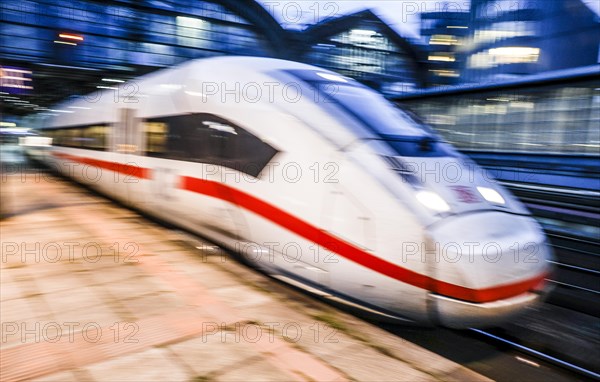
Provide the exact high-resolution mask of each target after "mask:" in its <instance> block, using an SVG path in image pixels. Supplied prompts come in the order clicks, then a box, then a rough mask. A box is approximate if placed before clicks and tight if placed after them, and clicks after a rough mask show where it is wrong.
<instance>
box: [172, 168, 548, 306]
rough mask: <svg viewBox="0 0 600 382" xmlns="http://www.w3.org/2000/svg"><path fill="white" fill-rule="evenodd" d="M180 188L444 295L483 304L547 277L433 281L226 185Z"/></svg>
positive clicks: (184, 182) (190, 181) (190, 182)
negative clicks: (490, 282)
mask: <svg viewBox="0 0 600 382" xmlns="http://www.w3.org/2000/svg"><path fill="white" fill-rule="evenodd" d="M180 187H181V188H182V189H184V190H187V191H192V192H196V193H199V194H203V195H207V196H211V197H214V198H219V199H222V200H225V201H228V202H230V203H233V204H236V205H238V206H240V207H243V208H245V209H246V210H248V211H251V212H254V213H255V214H257V215H260V216H262V217H264V218H266V219H268V220H270V221H272V222H273V223H275V224H277V225H279V226H281V227H283V228H285V229H287V230H289V231H291V232H293V233H295V234H297V235H299V236H302V237H304V238H305V239H307V240H309V241H311V242H314V243H316V244H318V245H320V246H322V247H324V248H327V249H328V250H330V251H332V252H335V253H337V254H339V255H340V256H342V257H345V258H346V259H348V260H351V261H353V262H355V263H357V264H360V265H362V266H364V267H366V268H369V269H371V270H373V271H376V272H378V273H381V274H384V275H386V276H388V277H391V278H393V279H396V280H398V281H402V282H404V283H407V284H411V285H414V286H416V287H419V288H423V289H427V290H430V291H432V292H435V293H438V294H440V295H443V296H448V297H452V298H456V299H459V300H465V301H469V302H476V303H484V302H490V301H496V300H501V299H505V298H509V297H513V296H517V295H519V294H522V293H525V292H527V291H530V290H532V289H534V288H535V287H537V286H538V285H539V284H540V283H542V282H543V281H544V278H545V277H546V276H547V275H546V274H545V273H544V274H542V275H539V276H536V277H534V278H531V279H528V280H524V281H520V282H517V283H512V284H506V285H500V286H496V287H491V288H485V289H471V288H467V287H464V286H460V285H455V284H451V283H447V282H445V281H440V280H436V279H434V278H431V277H429V276H426V275H422V274H420V273H416V272H413V271H411V270H409V269H406V268H403V267H401V266H399V265H396V264H394V263H390V262H389V261H386V260H383V259H381V258H379V257H377V256H373V255H372V254H370V253H368V252H365V251H363V250H362V249H360V248H357V247H355V246H354V245H352V244H350V243H347V242H345V241H344V240H342V239H340V238H337V237H335V236H333V235H331V234H329V233H327V232H325V231H323V230H321V229H319V228H317V227H315V226H313V225H312V224H310V223H307V222H305V221H303V220H301V219H299V218H297V217H295V216H293V215H291V214H289V213H287V212H286V211H284V210H282V209H280V208H278V207H275V206H273V205H271V204H269V203H267V202H264V201H262V200H260V199H258V198H256V197H254V196H252V195H250V194H247V193H245V192H243V191H239V190H237V189H235V188H232V187H229V186H227V185H224V184H221V183H217V182H213V181H209V180H204V179H198V178H193V177H188V176H183V177H181V186H180Z"/></svg>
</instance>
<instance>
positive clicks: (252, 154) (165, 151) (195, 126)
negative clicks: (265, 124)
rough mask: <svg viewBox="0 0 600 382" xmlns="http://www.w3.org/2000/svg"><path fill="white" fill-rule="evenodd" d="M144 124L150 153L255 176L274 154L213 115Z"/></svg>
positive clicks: (177, 117) (163, 119)
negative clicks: (226, 168) (217, 166)
mask: <svg viewBox="0 0 600 382" xmlns="http://www.w3.org/2000/svg"><path fill="white" fill-rule="evenodd" d="M145 126H146V137H147V153H148V155H149V156H159V157H162V158H168V159H176V160H184V161H188V162H199V163H207V164H215V165H219V166H223V167H228V168H232V169H235V170H238V171H241V172H244V173H246V174H249V175H252V176H254V177H256V176H258V174H259V173H260V172H261V171H262V169H263V168H264V167H265V166H266V165H267V163H269V161H270V160H271V159H272V158H273V157H274V156H275V154H276V153H277V150H276V149H275V148H273V147H271V146H270V145H268V144H267V143H265V142H263V141H262V140H260V139H259V138H258V137H256V136H254V135H252V134H250V133H249V132H248V131H246V130H244V129H243V128H241V127H239V126H237V125H235V124H233V123H231V122H229V121H227V120H225V119H223V118H220V117H218V116H215V115H212V114H187V115H180V116H172V117H161V118H154V119H150V120H148V121H146V123H145ZM161 145H162V146H161ZM161 147H162V151H160V148H161Z"/></svg>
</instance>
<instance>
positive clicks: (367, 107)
mask: <svg viewBox="0 0 600 382" xmlns="http://www.w3.org/2000/svg"><path fill="white" fill-rule="evenodd" d="M319 87H320V88H321V89H320V90H321V91H322V92H324V93H326V94H327V95H328V96H330V97H331V98H333V99H334V100H335V101H337V102H338V103H340V104H341V105H342V106H344V108H345V109H347V110H348V111H349V112H351V113H352V114H354V115H355V116H356V117H358V118H359V119H360V120H361V121H362V122H363V123H365V124H367V125H369V127H371V128H372V129H374V130H375V131H376V132H377V133H378V134H379V135H385V136H399V137H424V136H429V135H431V133H430V132H427V131H425V130H424V129H423V128H422V127H421V126H420V125H419V124H418V123H417V122H416V121H414V120H413V119H411V118H410V117H409V116H408V115H407V114H405V113H404V112H403V111H402V110H400V109H398V108H396V107H394V106H393V105H392V104H390V103H389V102H388V101H387V100H386V99H385V98H383V97H382V96H380V95H379V94H377V93H375V92H374V91H371V90H368V89H366V88H363V87H359V86H352V85H339V84H320V85H319Z"/></svg>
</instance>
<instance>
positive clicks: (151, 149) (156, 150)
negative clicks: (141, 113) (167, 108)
mask: <svg viewBox="0 0 600 382" xmlns="http://www.w3.org/2000/svg"><path fill="white" fill-rule="evenodd" d="M144 131H145V133H146V153H147V155H149V156H163V155H164V154H165V153H166V149H167V124H166V123H165V122H146V123H144Z"/></svg>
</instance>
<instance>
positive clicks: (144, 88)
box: [36, 57, 551, 328]
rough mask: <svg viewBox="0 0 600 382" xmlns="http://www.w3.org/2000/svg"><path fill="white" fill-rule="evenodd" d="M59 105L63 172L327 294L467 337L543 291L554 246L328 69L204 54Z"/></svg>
mask: <svg viewBox="0 0 600 382" xmlns="http://www.w3.org/2000/svg"><path fill="white" fill-rule="evenodd" d="M50 112H51V113H52V114H54V115H53V116H50V117H48V118H49V119H47V120H46V121H45V122H44V124H43V130H42V131H41V134H43V135H44V136H47V137H51V138H52V145H50V146H49V147H47V148H43V150H38V151H37V153H36V155H38V156H40V159H42V160H43V161H45V162H46V163H48V164H49V165H50V166H52V167H53V168H54V169H56V170H58V171H60V172H62V173H63V174H65V175H67V176H69V177H72V178H74V179H75V180H77V181H78V182H82V183H85V184H88V185H90V186H91V187H94V188H96V189H97V190H98V191H100V192H102V193H105V194H107V195H109V196H111V197H113V198H116V199H119V200H120V201H122V202H123V203H126V204H128V205H130V206H132V207H134V208H136V209H139V210H142V211H144V212H146V213H149V214H152V215H155V216H156V217H158V218H160V219H162V220H165V221H168V222H170V223H173V224H176V225H179V226H181V227H183V228H185V229H188V230H191V231H193V232H196V233H198V234H200V235H202V236H204V237H206V238H208V239H210V240H212V241H214V242H215V243H218V244H220V245H222V246H225V247H227V248H229V249H231V250H234V251H236V252H238V253H240V254H241V255H242V256H243V257H244V258H245V259H247V260H248V261H249V262H251V263H253V264H254V265H255V266H256V267H258V268H259V269H261V270H263V271H265V272H266V273H268V274H270V275H272V276H273V277H276V278H278V279H280V280H283V281H285V282H287V283H290V284H292V285H294V286H296V287H300V288H303V289H305V290H307V291H309V292H311V293H314V294H317V295H319V296H321V297H323V298H326V299H330V300H333V301H336V302H337V303H343V304H347V305H350V306H352V307H354V308H359V309H361V310H363V311H366V312H369V314H374V315H376V317H380V318H381V319H384V320H392V321H395V322H403V323H417V324H425V325H443V326H448V327H454V328H465V327H473V326H479V327H481V326H490V325H495V324H498V323H500V322H503V321H505V320H508V319H510V318H512V317H514V316H515V315H516V314H518V313H519V312H522V311H523V310H524V309H526V308H528V307H530V306H532V305H533V304H535V303H536V302H538V301H539V300H540V299H541V298H543V296H544V295H545V294H546V292H547V284H546V283H545V282H544V280H545V278H546V277H547V276H548V273H549V272H550V269H549V266H548V262H547V260H548V259H549V257H550V256H551V251H550V249H549V247H548V245H547V244H546V240H545V236H544V234H543V232H542V230H541V229H540V227H539V225H538V224H537V223H536V221H535V220H534V219H533V218H532V217H531V216H530V214H529V213H528V211H527V210H526V209H525V208H524V206H523V205H522V204H521V203H519V202H518V201H517V200H516V199H515V198H514V197H513V196H511V195H510V194H509V192H507V191H506V190H505V189H504V188H503V187H501V186H500V185H499V184H498V183H496V182H495V181H494V180H493V179H490V178H489V177H488V176H487V175H486V173H485V172H483V171H482V170H480V169H479V168H478V167H477V166H476V165H475V164H474V163H473V162H471V161H470V160H468V159H467V158H465V157H464V156H463V155H461V154H459V153H458V152H457V151H456V150H454V149H453V148H452V147H451V146H450V145H449V144H447V143H445V142H443V141H442V140H441V139H440V138H439V137H438V136H437V135H436V134H435V133H434V132H433V131H432V130H431V129H430V128H428V127H427V126H425V125H423V124H422V123H420V122H418V120H417V118H416V117H413V116H411V115H409V114H407V113H406V112H404V111H402V110H400V109H398V108H396V107H394V106H392V104H390V103H388V102H387V101H386V100H385V99H384V98H383V97H382V96H380V95H379V94H378V93H376V92H374V91H372V90H370V89H369V88H367V87H365V86H363V85H361V84H359V83H358V82H356V81H354V80H352V79H350V78H347V77H344V76H341V75H339V74H336V73H334V72H331V71H328V70H324V69H321V68H317V67H313V66H309V65H305V64H300V63H295V62H289V61H284V60H276V59H268V58H257V57H217V58H208V59H200V60H194V61H190V62H187V63H184V64H182V65H180V66H177V67H174V68H170V69H165V70H162V71H159V72H155V73H152V74H150V75H147V76H144V77H141V78H139V79H136V80H134V81H130V82H127V83H124V84H121V85H119V86H114V87H113V89H105V90H103V91H100V92H97V93H94V94H91V95H89V96H86V97H81V98H78V99H76V100H72V101H68V102H66V103H63V104H61V105H58V106H55V107H53V108H52V109H51V111H50Z"/></svg>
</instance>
